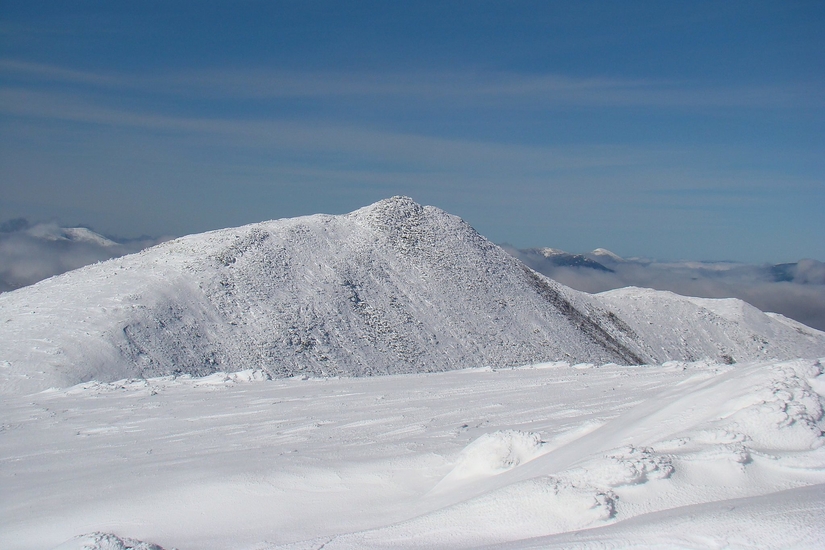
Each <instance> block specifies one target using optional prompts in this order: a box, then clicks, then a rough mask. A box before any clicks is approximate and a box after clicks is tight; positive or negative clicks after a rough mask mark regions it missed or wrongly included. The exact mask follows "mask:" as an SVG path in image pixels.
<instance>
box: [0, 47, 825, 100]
mask: <svg viewBox="0 0 825 550" xmlns="http://www.w3.org/2000/svg"><path fill="white" fill-rule="evenodd" d="M0 74H2V75H3V76H4V77H5V78H7V79H14V80H17V81H27V82H34V83H37V82H39V83H41V84H42V83H52V84H59V83H62V84H78V85H88V86H97V87H101V88H119V89H131V90H138V91H141V92H144V93H147V92H149V93H154V94H159V95H178V96H189V97H205V98H214V99H258V100H278V99H295V98H299V99H315V100H336V99H337V100H358V99H363V100H369V101H372V100H375V99H377V98H378V99H382V100H385V101H392V100H397V101H419V102H424V103H426V102H437V103H439V104H443V103H444V102H448V103H452V104H455V105H457V106H464V107H476V108H479V107H481V108H483V107H484V106H485V105H486V106H492V105H494V106H496V107H497V108H501V107H502V106H506V105H507V104H508V102H509V103H512V104H513V105H512V106H513V107H519V108H524V107H530V108H561V107H577V106H578V107H651V108H719V107H742V108H752V107H753V108H764V107H774V108H784V107H794V108H798V107H801V106H814V107H821V106H823V105H825V98H823V95H822V94H821V92H820V88H819V86H818V85H812V84H806V83H800V84H797V85H784V86H765V85H759V86H734V87H731V86H724V85H719V86H708V85H700V84H697V83H693V82H690V81H677V80H666V79H651V78H647V79H644V78H636V79H630V78H615V77H607V76H594V77H579V76H570V75H562V74H529V73H513V72H501V71H480V70H479V71H467V70H464V71H451V72H443V71H442V72H439V71H420V72H392V71H389V72H380V73H379V72H356V73H351V72H336V71H283V70H270V69H261V68H247V69H236V68H224V69H206V70H185V71H178V72H171V73H151V74H139V75H138V74H128V75H127V74H100V73H95V72H89V71H80V70H75V69H67V68H63V67H57V66H53V65H46V64H39V63H31V62H27V61H21V60H15V59H0ZM525 102H527V104H525Z"/></svg>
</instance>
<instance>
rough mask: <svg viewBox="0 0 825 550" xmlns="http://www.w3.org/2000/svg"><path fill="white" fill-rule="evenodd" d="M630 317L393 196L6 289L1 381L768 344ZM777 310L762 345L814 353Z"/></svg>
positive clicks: (513, 359)
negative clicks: (689, 335) (671, 339)
mask: <svg viewBox="0 0 825 550" xmlns="http://www.w3.org/2000/svg"><path fill="white" fill-rule="evenodd" d="M667 303H672V300H671V302H667ZM659 307H661V306H659ZM690 311H691V314H695V311H694V310H690ZM705 311H707V310H705ZM633 315H635V314H634V313H633V311H632V310H627V311H622V310H621V308H619V307H616V306H615V305H613V304H610V305H607V301H605V300H604V299H603V298H600V297H598V296H592V295H587V294H585V293H581V292H578V291H574V290H572V289H569V288H567V287H564V286H563V285H561V284H559V283H556V282H555V281H552V280H551V279H548V278H546V277H544V276H543V275H540V274H538V273H536V272H534V271H532V270H531V269H529V268H528V267H527V266H525V265H524V264H522V263H521V262H519V261H518V260H516V259H515V258H513V257H512V256H510V255H509V254H507V253H506V252H505V251H504V250H502V249H501V248H500V247H498V246H496V245H495V244H493V243H491V242H490V241H488V240H487V239H485V238H484V237H482V236H481V235H479V234H478V233H477V232H476V231H475V230H474V229H473V228H472V227H470V226H469V225H468V224H467V223H466V222H464V221H463V220H461V219H460V218H458V217H456V216H452V215H450V214H448V213H446V212H443V211H442V210H439V209H437V208H435V207H431V206H421V205H419V204H417V203H415V202H414V201H413V200H412V199H409V198H407V197H393V198H391V199H385V200H383V201H379V202H377V203H375V204H373V205H370V206H367V207H364V208H361V209H359V210H356V211H354V212H351V213H349V214H344V215H341V216H331V215H323V214H317V215H313V216H304V217H300V218H291V219H283V220H274V221H269V222H262V223H258V224H250V225H247V226H243V227H239V228H232V229H224V230H217V231H211V232H208V233H203V234H198V235H190V236H187V237H182V238H179V239H175V240H173V241H168V242H166V243H163V244H161V245H158V246H155V247H153V248H150V249H147V250H144V251H142V252H139V253H137V254H133V255H130V256H124V257H121V258H117V259H114V260H110V261H108V262H103V263H100V264H96V265H92V266H87V267H85V268H81V269H80V270H77V271H73V272H70V273H66V274H64V275H61V276H58V277H54V278H52V279H49V280H47V281H42V282H40V283H38V284H35V285H33V286H31V287H27V288H24V289H20V290H18V291H14V292H11V293H7V294H4V295H0V350H2V351H0V366H2V367H3V368H0V382H2V384H0V386H1V387H0V391H18V390H19V391H24V390H25V391H36V390H40V389H45V388H46V387H49V386H54V385H57V386H66V385H72V384H74V383H78V382H83V381H87V380H91V379H97V380H100V381H112V380H116V379H121V378H130V377H150V376H158V375H167V374H193V375H206V374H210V373H212V372H217V371H220V370H224V371H237V370H243V369H246V368H251V367H255V368H262V369H263V370H265V371H267V372H268V373H269V374H270V375H271V376H273V377H288V376H295V375H312V376H371V375H376V374H393V373H405V372H422V371H424V372H426V371H443V370H452V369H457V368H465V367H474V366H516V365H521V364H527V363H536V362H542V361H552V360H564V361H568V362H571V363H574V362H587V363H619V364H640V363H645V362H660V361H661V360H668V359H695V358H698V357H694V356H693V355H694V352H695V353H699V352H700V351H701V352H702V353H706V354H708V356H715V357H719V356H721V355H727V354H732V356H733V357H736V358H737V359H745V358H749V357H753V356H761V355H759V354H760V353H762V350H760V349H757V347H756V346H752V345H750V344H748V343H747V334H746V333H748V331H747V330H743V334H745V336H742V338H740V340H741V341H742V342H744V343H737V344H736V345H733V344H730V343H729V342H728V341H727V340H726V341H725V344H724V345H723V346H721V345H720V346H716V345H715V344H714V342H713V341H711V343H710V344H708V345H706V346H703V347H700V348H696V349H695V350H694V349H693V348H691V349H685V348H684V347H674V349H672V350H669V349H665V350H664V351H663V352H662V351H660V350H657V349H655V346H651V345H649V344H647V343H646V342H645V340H646V339H650V336H649V335H648V334H647V332H645V331H647V330H648V329H647V328H646V327H645V326H644V325H643V324H640V323H638V322H636V321H635V320H634V318H633ZM760 315H763V314H761V312H760ZM637 316H638V315H637ZM662 316H663V314H662V312H659V313H657V314H656V317H657V318H659V317H662ZM714 319H721V317H720V316H718V315H717V316H716V317H714ZM765 319H768V321H766V322H769V321H770V319H769V318H767V317H765ZM770 322H773V321H770ZM770 322H769V325H770ZM775 324H776V327H781V328H777V329H776V330H777V331H778V332H777V334H779V335H780V336H781V338H780V337H779V336H778V337H777V338H779V339H780V340H782V342H785V343H784V344H782V345H779V346H772V348H771V349H772V351H773V350H774V349H775V350H779V351H780V352H781V353H782V354H794V353H795V351H800V352H805V353H800V354H801V355H806V354H807V355H810V354H812V353H814V354H815V353H819V352H817V351H816V350H822V351H821V353H822V354H825V334H821V335H816V334H815V333H813V332H812V333H811V334H812V335H808V336H807V337H805V338H807V340H805V341H804V342H803V341H802V340H803V339H804V338H803V337H802V336H795V334H796V332H795V331H794V330H793V329H792V328H791V327H789V326H786V325H783V324H782V323H779V322H778V321H776V322H775ZM691 326H692V325H691ZM697 326H704V325H701V323H700V325H697ZM770 326H773V325H770ZM691 330H693V328H691ZM703 330H704V329H703ZM783 331H784V332H783ZM705 332H706V333H708V330H705ZM708 334H711V336H707V335H706V336H704V337H705V338H709V339H710V340H713V338H717V339H719V338H718V335H717V336H713V334H715V333H713V331H712V330H711V331H710V332H709V333H708ZM748 334H749V333H748ZM795 338H796V339H795ZM737 342H738V340H737ZM783 346H784V347H783ZM794 346H797V347H798V348H799V349H797V348H796V347H794ZM800 346H801V347H800ZM728 348H735V349H728Z"/></svg>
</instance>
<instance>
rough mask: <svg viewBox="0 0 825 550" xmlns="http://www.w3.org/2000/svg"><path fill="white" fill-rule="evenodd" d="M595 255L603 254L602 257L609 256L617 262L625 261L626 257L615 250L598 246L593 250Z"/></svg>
mask: <svg viewBox="0 0 825 550" xmlns="http://www.w3.org/2000/svg"><path fill="white" fill-rule="evenodd" d="M591 254H592V255H594V256H601V257H608V258H610V259H611V260H613V261H616V262H623V261H625V260H624V258H622V257H621V256H619V255H618V254H616V253H615V252H611V251H609V250H608V249H606V248H597V249H595V250H594V251H593V252H591Z"/></svg>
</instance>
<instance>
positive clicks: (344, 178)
mask: <svg viewBox="0 0 825 550" xmlns="http://www.w3.org/2000/svg"><path fill="white" fill-rule="evenodd" d="M823 26H825V6H823V5H822V4H821V3H818V2H726V3H715V2H690V3H688V2H684V3H682V2H679V3H676V2H668V3H656V2H625V3H608V2H577V3H575V4H570V3H563V2H508V3H496V2H473V3H462V2H416V3H408V4H401V3H387V2H314V1H308V2H199V3H197V4H194V3H190V2H181V1H171V2H140V3H130V4H125V3H114V4H112V3H105V2H73V3H71V4H69V3H65V2H56V1H50V2H31V1H27V2H21V1H16V0H12V1H4V2H3V4H2V8H0V196H2V200H0V221H3V220H7V219H12V218H18V217H25V218H28V219H30V220H44V219H56V220H60V222H61V223H63V224H65V225H75V224H86V225H91V226H92V227H94V228H95V229H96V230H97V231H99V232H101V233H106V234H115V235H121V236H137V235H147V234H148V235H170V234H174V235H182V234H188V233H196V232H201V231H205V230H209V229H217V228H222V227H231V226H237V225H242V224H245V223H252V222H257V221H261V220H266V219H273V218H281V217H293V216H298V215H303V214H312V213H316V212H325V213H331V214H339V213H344V212H349V211H352V210H355V209H356V208H358V207H361V206H364V205H367V204H370V203H373V202H375V201H377V200H379V199H382V198H386V197H389V196H392V195H408V196H411V197H413V198H414V199H415V200H416V201H418V202H420V203H423V204H432V205H435V206H438V207H439V208H442V209H444V210H446V211H448V212H450V213H453V214H456V215H459V216H461V217H462V218H464V219H465V220H466V221H467V222H469V223H470V224H471V225H472V226H473V227H475V228H476V229H477V230H478V231H479V232H481V233H482V234H483V235H485V236H486V237H488V238H489V239H490V240H492V241H494V242H509V243H512V244H514V245H516V246H519V247H522V248H526V247H531V246H553V247H558V248H562V249H565V250H572V251H583V250H591V249H593V248H596V247H605V248H608V249H610V250H612V251H614V252H616V253H618V254H620V255H623V256H648V257H653V258H660V259H678V258H690V259H701V260H739V261H747V262H782V261H795V260H798V259H800V258H806V257H807V258H814V259H819V260H825V239H822V235H825V216H823V215H822V211H823V206H825V160H824V159H825V154H823V151H825V132H823V128H825V92H824V91H823V90H825V74H823V69H822V67H825V35H823V33H822V32H821V29H822V28H823Z"/></svg>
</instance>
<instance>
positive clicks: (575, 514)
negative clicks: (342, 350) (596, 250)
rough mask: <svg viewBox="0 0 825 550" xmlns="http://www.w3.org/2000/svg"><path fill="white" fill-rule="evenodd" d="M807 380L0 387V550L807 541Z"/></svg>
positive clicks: (545, 378)
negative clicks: (17, 390) (5, 390)
mask: <svg viewBox="0 0 825 550" xmlns="http://www.w3.org/2000/svg"><path fill="white" fill-rule="evenodd" d="M822 372H823V365H822V363H821V361H818V360H793V361H785V362H755V363H740V364H737V365H720V364H711V363H702V362H698V363H677V362H672V363H668V364H665V365H659V366H641V367H627V366H618V365H606V366H602V367H593V366H586V365H577V366H576V365H574V366H569V365H567V364H560V363H554V364H544V365H535V366H533V367H525V368H516V369H503V370H493V369H470V370H458V371H452V372H442V373H422V374H408V375H391V376H381V377H360V378H326V379H320V378H310V379H306V380H302V379H300V378H290V379H278V380H267V379H266V377H265V376H264V373H263V372H262V371H245V372H241V373H236V374H231V375H226V374H214V375H211V376H208V377H204V378H191V377H186V376H184V377H177V378H174V377H164V378H155V379H148V380H137V381H136V380H127V381H122V382H119V383H108V384H102V383H97V382H94V383H86V384H83V385H79V386H75V387H72V388H69V389H65V390H50V391H46V392H42V393H38V394H34V395H24V396H22V395H21V396H15V395H8V396H4V398H3V399H2V400H0V419H2V429H0V495H2V496H0V547H2V548H4V549H8V550H18V549H19V550H27V549H49V548H55V547H58V546H59V549H60V550H79V549H81V548H87V549H92V550H104V549H111V550H123V549H125V548H140V549H143V550H152V549H156V550H157V549H158V548H159V547H162V548H167V549H170V548H173V547H175V548H178V549H180V550H187V549H192V550H194V549H199V550H210V549H229V548H235V549H250V550H252V549H254V550H274V549H276V548H284V549H315V548H322V547H323V548H324V549H325V550H330V549H356V548H395V547H405V548H469V547H481V546H485V545H490V546H492V547H495V548H822V547H825V523H824V522H823V521H822V518H823V514H825V446H823V443H825V437H823V432H822V430H823V428H825V423H823V405H824V404H825V397H823V394H825V375H823V374H822ZM138 541H145V542H144V543H140V542H138ZM154 545H159V546H154Z"/></svg>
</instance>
